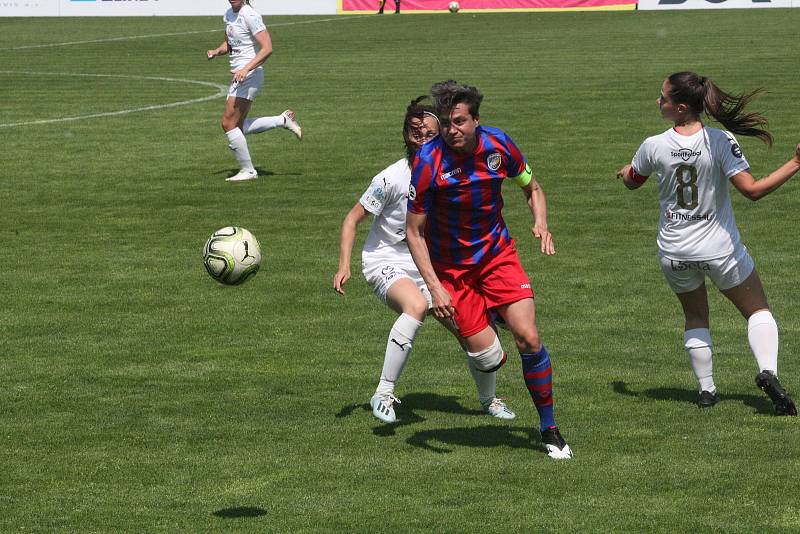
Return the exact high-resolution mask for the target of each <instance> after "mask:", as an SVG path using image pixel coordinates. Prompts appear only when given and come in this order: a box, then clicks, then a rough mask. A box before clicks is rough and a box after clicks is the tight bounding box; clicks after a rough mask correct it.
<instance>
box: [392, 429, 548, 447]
mask: <svg viewBox="0 0 800 534" xmlns="http://www.w3.org/2000/svg"><path fill="white" fill-rule="evenodd" d="M406 441H407V442H408V443H409V444H410V445H413V446H414V447H419V448H420V449H424V450H426V451H431V452H436V453H440V454H444V453H449V452H453V449H452V448H449V447H447V445H449V446H452V447H485V448H495V447H511V448H512V449H530V450H539V451H541V452H544V450H543V449H541V438H540V437H539V433H538V432H534V431H533V430H532V429H531V428H530V427H522V426H516V427H511V426H505V425H481V426H470V427H464V428H446V429H437V430H424V431H420V432H415V433H414V435H412V436H411V437H410V438H408V439H407V440H406Z"/></svg>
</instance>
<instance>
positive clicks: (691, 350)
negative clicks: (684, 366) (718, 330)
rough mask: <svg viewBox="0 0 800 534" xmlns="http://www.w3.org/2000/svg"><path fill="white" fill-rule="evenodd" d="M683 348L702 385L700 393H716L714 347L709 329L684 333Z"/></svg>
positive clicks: (697, 329) (694, 329) (695, 329)
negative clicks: (713, 372) (713, 371)
mask: <svg viewBox="0 0 800 534" xmlns="http://www.w3.org/2000/svg"><path fill="white" fill-rule="evenodd" d="M683 346H684V347H685V348H686V353H687V354H688V355H689V362H690V363H691V364H692V370H694V376H696V377H697V381H698V382H699V383H700V391H709V392H711V393H714V392H715V391H716V390H717V387H716V386H715V385H714V377H713V376H712V368H713V365H712V356H713V351H712V345H711V332H709V331H708V328H692V329H691V330H687V331H685V332H684V333H683Z"/></svg>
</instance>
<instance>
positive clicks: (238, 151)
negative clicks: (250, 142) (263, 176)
mask: <svg viewBox="0 0 800 534" xmlns="http://www.w3.org/2000/svg"><path fill="white" fill-rule="evenodd" d="M225 136H226V137H227V138H228V147H229V148H230V149H231V150H233V155H234V156H235V157H236V161H238V162H239V168H240V169H242V170H243V171H244V170H252V169H253V161H252V160H251V159H250V151H249V150H248V149H247V139H245V138H244V134H243V133H242V130H240V129H239V128H234V129H233V130H230V131H228V132H225Z"/></svg>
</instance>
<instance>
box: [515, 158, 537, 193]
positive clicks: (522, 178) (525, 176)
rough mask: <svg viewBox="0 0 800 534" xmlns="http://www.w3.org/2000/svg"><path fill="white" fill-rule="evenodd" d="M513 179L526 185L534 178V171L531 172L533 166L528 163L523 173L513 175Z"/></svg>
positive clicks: (523, 185) (522, 185) (521, 184)
mask: <svg viewBox="0 0 800 534" xmlns="http://www.w3.org/2000/svg"><path fill="white" fill-rule="evenodd" d="M512 179H513V180H514V181H515V182H517V184H518V185H519V186H520V187H525V186H526V185H528V184H529V183H531V180H533V173H532V172H531V166H530V165H528V164H527V163H526V164H525V170H524V171H522V174H520V175H519V176H513V177H512Z"/></svg>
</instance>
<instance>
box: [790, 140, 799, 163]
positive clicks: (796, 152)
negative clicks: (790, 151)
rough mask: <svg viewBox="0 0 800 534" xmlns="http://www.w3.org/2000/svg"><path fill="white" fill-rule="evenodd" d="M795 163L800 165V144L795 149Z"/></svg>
mask: <svg viewBox="0 0 800 534" xmlns="http://www.w3.org/2000/svg"><path fill="white" fill-rule="evenodd" d="M792 159H793V160H794V162H795V163H797V164H798V165H800V144H799V145H797V148H795V149H794V157H793V158H792Z"/></svg>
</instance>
